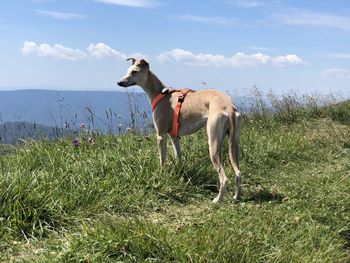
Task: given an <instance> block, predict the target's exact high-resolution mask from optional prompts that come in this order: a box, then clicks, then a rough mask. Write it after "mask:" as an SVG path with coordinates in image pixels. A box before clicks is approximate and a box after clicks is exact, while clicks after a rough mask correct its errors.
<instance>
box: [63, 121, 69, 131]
mask: <svg viewBox="0 0 350 263" xmlns="http://www.w3.org/2000/svg"><path fill="white" fill-rule="evenodd" d="M64 127H65V128H67V129H68V128H69V123H68V122H67V121H65V122H64Z"/></svg>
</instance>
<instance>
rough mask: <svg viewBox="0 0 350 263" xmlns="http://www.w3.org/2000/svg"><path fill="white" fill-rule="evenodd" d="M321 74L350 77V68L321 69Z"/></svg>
mask: <svg viewBox="0 0 350 263" xmlns="http://www.w3.org/2000/svg"><path fill="white" fill-rule="evenodd" d="M322 74H323V75H325V76H329V77H336V78H350V70H349V69H342V68H330V69H327V70H324V71H322Z"/></svg>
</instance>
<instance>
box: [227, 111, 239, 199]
mask: <svg viewBox="0 0 350 263" xmlns="http://www.w3.org/2000/svg"><path fill="white" fill-rule="evenodd" d="M240 131H241V114H240V113H239V112H238V111H237V110H233V111H232V112H231V113H230V114H229V134H228V136H229V139H228V142H229V157H230V162H231V166H232V168H233V170H234V171H235V174H236V194H235V199H239V197H240V194H241V181H242V179H241V172H240V170H239V135H240Z"/></svg>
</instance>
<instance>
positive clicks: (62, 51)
mask: <svg viewBox="0 0 350 263" xmlns="http://www.w3.org/2000/svg"><path fill="white" fill-rule="evenodd" d="M21 51H22V53H23V54H24V55H29V54H35V55H38V56H39V57H49V58H54V59H60V60H72V61H74V60H80V59H84V58H86V53H85V52H84V51H81V50H79V49H72V48H68V47H64V46H62V45H59V44H55V45H53V46H50V45H48V44H45V43H43V44H40V45H37V44H36V43H35V42H29V41H25V42H24V44H23V47H22V49H21Z"/></svg>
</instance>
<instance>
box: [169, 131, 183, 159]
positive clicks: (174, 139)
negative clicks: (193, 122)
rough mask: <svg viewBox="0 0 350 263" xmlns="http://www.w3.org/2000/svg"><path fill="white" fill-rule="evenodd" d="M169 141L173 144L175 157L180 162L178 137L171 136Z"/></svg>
mask: <svg viewBox="0 0 350 263" xmlns="http://www.w3.org/2000/svg"><path fill="white" fill-rule="evenodd" d="M171 142H172V145H173V149H174V154H175V157H176V158H177V159H178V161H179V163H180V164H182V155H181V144H180V138H179V137H171Z"/></svg>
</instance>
